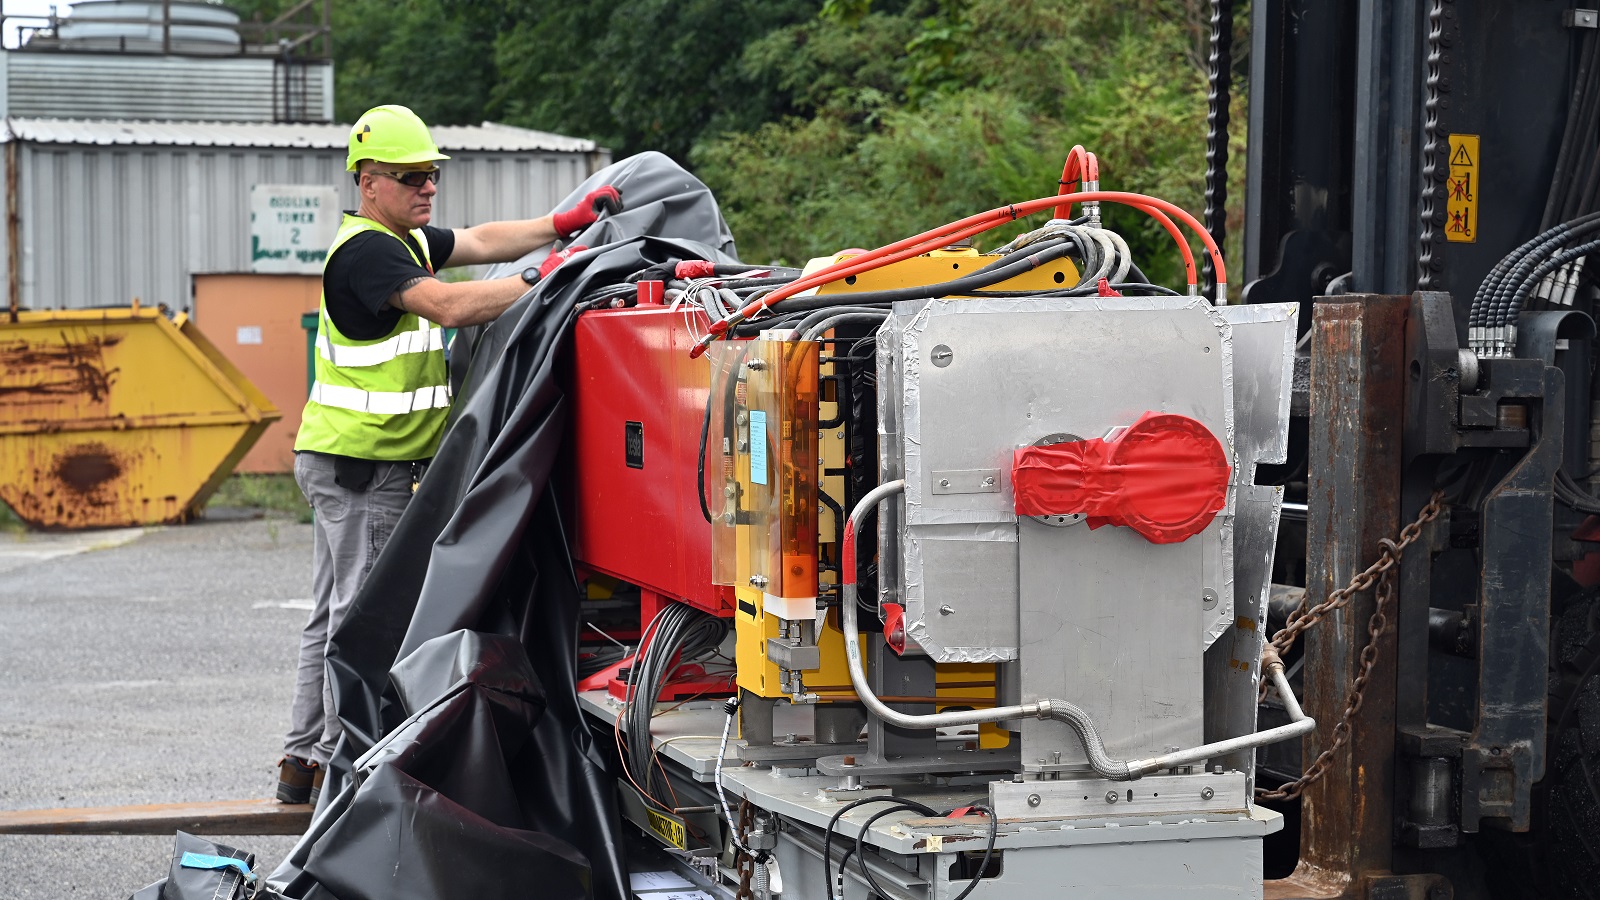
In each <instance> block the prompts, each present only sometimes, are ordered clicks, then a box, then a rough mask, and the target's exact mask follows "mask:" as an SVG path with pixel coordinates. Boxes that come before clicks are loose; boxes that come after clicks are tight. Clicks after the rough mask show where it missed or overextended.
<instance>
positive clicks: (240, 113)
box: [0, 51, 333, 122]
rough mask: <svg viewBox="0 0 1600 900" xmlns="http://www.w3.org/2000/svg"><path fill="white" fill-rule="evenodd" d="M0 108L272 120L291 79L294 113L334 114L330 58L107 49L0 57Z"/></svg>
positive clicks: (20, 112) (310, 117)
mask: <svg viewBox="0 0 1600 900" xmlns="http://www.w3.org/2000/svg"><path fill="white" fill-rule="evenodd" d="M0 60H3V62H4V65H0V109H4V110H5V112H6V114H7V115H11V116H55V117H61V118H123V119H177V120H197V119H212V120H215V119H226V120H229V121H234V122H271V121H274V120H275V119H279V118H282V115H280V113H281V111H282V110H283V108H284V106H285V104H286V103H287V102H289V101H288V100H287V99H286V98H285V97H284V96H282V94H283V92H284V91H285V90H286V89H287V84H286V82H285V79H286V78H287V77H293V78H295V79H305V83H304V85H303V86H301V85H300V84H299V82H296V97H295V98H294V108H295V110H296V113H297V115H296V116H295V118H298V119H302V120H305V121H313V122H327V121H329V120H331V119H332V118H333V63H331V62H326V61H322V62H309V63H294V64H293V65H292V66H289V67H287V68H288V69H289V70H291V71H286V67H285V66H284V64H283V63H281V62H280V61H279V60H276V59H273V58H271V57H266V58H261V57H255V58H246V57H229V58H217V59H204V58H195V57H178V56H137V55H132V54H128V55H118V54H112V53H28V52H16V51H9V52H5V53H3V54H0Z"/></svg>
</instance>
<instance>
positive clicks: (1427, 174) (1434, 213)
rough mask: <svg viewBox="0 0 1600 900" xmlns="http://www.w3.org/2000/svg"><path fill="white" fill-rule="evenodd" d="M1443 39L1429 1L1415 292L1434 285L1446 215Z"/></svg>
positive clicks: (1437, 8)
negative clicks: (1442, 191) (1441, 118)
mask: <svg viewBox="0 0 1600 900" xmlns="http://www.w3.org/2000/svg"><path fill="white" fill-rule="evenodd" d="M1443 37H1444V0H1431V2H1430V3H1429V4H1428V40H1427V47H1428V55H1427V58H1426V76H1425V78H1424V79H1423V100H1422V190H1421V192H1420V193H1419V195H1418V197H1417V217H1418V219H1419V220H1420V222H1419V229H1418V234H1417V290H1419V291H1426V290H1431V289H1432V288H1433V287H1434V286H1435V285H1437V284H1438V281H1439V277H1438V276H1439V269H1440V262H1441V260H1440V259H1439V257H1438V256H1437V253H1438V250H1439V244H1440V240H1441V238H1442V237H1443V226H1444V224H1445V214H1446V213H1447V210H1446V208H1445V206H1444V204H1441V203H1440V202H1439V200H1440V197H1439V185H1440V183H1441V182H1443V181H1444V180H1445V179H1446V178H1447V177H1448V176H1449V174H1450V167H1449V165H1448V164H1447V165H1443V166H1441V165H1439V160H1440V158H1441V157H1445V156H1447V154H1448V153H1449V150H1450V144H1449V141H1448V140H1446V141H1445V142H1444V143H1443V145H1442V146H1441V143H1440V140H1439V137H1440V128H1439V110H1440V108H1441V107H1443V106H1444V105H1446V103H1445V100H1444V98H1443V97H1441V96H1440V94H1441V93H1443V92H1444V90H1445V89H1446V88H1445V84H1446V82H1445V77H1444V66H1445V59H1446V57H1445V54H1444V41H1443ZM1446 162H1447V163H1448V159H1446Z"/></svg>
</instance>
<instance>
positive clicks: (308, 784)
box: [278, 755, 322, 803]
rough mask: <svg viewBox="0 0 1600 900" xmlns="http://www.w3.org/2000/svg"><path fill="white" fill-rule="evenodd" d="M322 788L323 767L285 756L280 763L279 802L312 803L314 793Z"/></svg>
mask: <svg viewBox="0 0 1600 900" xmlns="http://www.w3.org/2000/svg"><path fill="white" fill-rule="evenodd" d="M320 787H322V767H321V766H319V765H317V764H316V762H314V761H313V760H309V759H301V758H300V757H298V756H287V755H286V756H284V758H283V759H281V760H279V761H278V800H279V801H280V802H283V803H311V802H313V800H314V797H315V794H314V793H313V792H314V791H315V790H316V789H317V788H320Z"/></svg>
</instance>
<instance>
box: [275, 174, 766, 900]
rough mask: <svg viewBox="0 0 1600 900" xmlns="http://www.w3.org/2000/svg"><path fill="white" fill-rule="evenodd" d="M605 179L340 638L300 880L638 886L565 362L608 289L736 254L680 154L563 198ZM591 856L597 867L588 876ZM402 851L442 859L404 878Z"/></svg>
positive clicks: (484, 370) (493, 887) (533, 887)
mask: <svg viewBox="0 0 1600 900" xmlns="http://www.w3.org/2000/svg"><path fill="white" fill-rule="evenodd" d="M602 184H613V185H615V186H617V188H618V189H619V190H621V191H622V195H623V198H624V202H625V204H626V209H625V210H624V211H623V212H621V213H620V214H618V215H615V216H610V217H607V218H604V219H602V220H601V221H599V222H597V223H596V224H595V225H593V226H591V227H590V228H589V229H588V230H586V231H585V232H583V233H582V234H580V235H577V236H576V237H575V238H574V239H573V241H572V243H573V244H583V245H587V246H588V247H590V248H591V249H590V250H588V251H587V252H584V253H581V254H579V255H577V256H575V257H573V258H572V259H571V260H569V261H568V262H567V263H565V264H564V265H562V266H561V267H560V268H559V269H557V270H556V271H555V273H553V274H552V275H551V276H550V277H549V278H548V279H546V280H545V281H544V282H542V283H541V284H540V285H539V287H538V288H537V289H536V290H535V291H534V292H533V293H532V294H531V295H530V296H527V297H524V298H523V299H522V300H520V301H519V302H518V303H517V304H515V305H514V306H513V307H512V308H511V309H509V310H508V311H507V312H506V313H505V314H504V315H503V316H501V317H500V319H499V320H498V321H497V322H496V323H495V324H494V325H493V327H491V328H489V329H487V330H485V331H484V333H483V335H482V336H481V338H480V339H479V340H478V341H477V346H476V347H475V349H474V352H473V356H472V359H471V362H470V364H469V365H468V369H467V376H466V383H465V387H464V389H463V391H462V392H461V395H460V396H459V397H458V398H457V402H456V408H455V410H454V412H453V414H452V423H451V426H450V428H449V430H448V431H447V432H446V434H445V437H444V441H443V443H442V445H441V446H440V448H439V452H438V455H437V456H436V457H435V458H434V461H433V464H432V466H431V467H430V468H429V469H428V473H427V475H426V477H424V479H423V481H422V484H421V486H420V488H419V489H418V491H417V494H416V496H415V497H414V498H413V499H412V502H411V505H410V507H409V508H408V509H407V511H406V513H405V515H404V516H402V517H401V519H400V522H399V524H398V525H397V527H396V529H395V532H394V535H393V537H392V538H391V539H390V541H389V544H388V546H387V547H386V548H385V550H384V551H383V553H382V555H381V556H380V557H379V558H378V560H377V562H376V564H375V565H374V566H373V569H372V572H371V574H370V575H369V577H368V579H367V581H366V584H365V586H364V587H363V588H362V590H361V592H360V594H359V595H358V596H357V598H356V600H355V602H354V604H353V605H352V607H351V609H350V611H349V613H348V615H347V617H346V618H345V620H344V622H343V623H342V624H341V625H340V626H339V628H338V629H337V631H335V632H334V634H333V638H332V642H331V643H332V646H331V647H330V650H329V654H328V673H329V677H330V679H331V683H332V685H333V691H334V696H335V698H336V703H337V707H338V710H339V718H340V720H341V721H342V722H343V724H344V737H343V738H342V739H341V741H340V743H339V745H338V748H337V749H336V751H335V759H334V761H333V764H332V766H331V767H330V770H329V772H328V774H327V776H326V777H327V783H326V785H325V786H324V789H323V794H322V802H321V804H320V805H319V807H318V810H317V816H316V818H315V820H314V821H313V825H312V828H311V830H310V832H308V833H307V835H306V836H305V837H304V838H302V839H301V841H300V842H299V843H298V844H297V845H296V847H295V848H294V850H293V851H292V853H291V854H290V856H289V858H288V859H286V860H285V861H284V863H283V864H282V865H280V866H279V868H278V870H277V871H276V872H274V873H273V875H272V878H271V880H272V882H273V883H274V884H276V885H278V886H280V887H281V888H282V889H283V891H284V893H285V894H286V895H287V896H289V897H294V898H302V900H315V898H325V897H338V898H340V900H356V898H358V897H366V896H384V897H390V898H399V897H405V898H417V900H427V898H445V897H465V896H471V897H473V898H475V900H491V898H496V897H508V898H509V897H524V896H529V895H530V893H531V894H532V895H537V896H540V897H566V896H573V895H576V894H581V893H582V892H583V890H584V889H585V886H589V887H591V888H592V895H593V896H595V897H599V898H604V900H621V898H624V897H626V896H627V872H626V868H625V865H624V860H623V859H622V856H621V852H622V851H621V846H622V840H621V834H620V831H619V828H620V826H619V820H618V817H617V813H616V809H615V804H614V800H613V798H614V791H613V783H614V782H613V779H612V777H611V776H610V775H609V774H608V772H607V768H606V756H605V754H603V753H602V752H601V750H600V749H599V748H598V747H597V746H596V743H595V735H594V734H592V733H591V731H590V728H589V726H588V725H587V724H586V722H585V720H584V718H583V716H582V714H581V713H580V711H579V708H578V703H577V690H576V686H575V660H576V654H577V634H578V625H579V620H578V603H579V598H580V595H579V589H578V585H577V581H576V577H575V575H574V572H573V567H572V561H571V557H570V555H569V551H568V544H567V525H566V517H567V516H568V515H569V514H570V511H568V510H564V509H562V508H561V504H560V502H559V501H558V492H557V491H556V490H554V488H553V486H552V479H560V478H561V471H562V469H561V467H560V462H559V461H560V459H561V456H562V451H563V444H564V442H565V438H566V430H567V429H566V426H567V421H568V417H569V414H570V409H571V403H572V399H571V396H570V387H569V385H567V384H565V383H564V377H565V372H564V362H565V360H564V358H563V357H564V356H565V353H566V352H567V350H568V349H569V347H570V338H571V332H572V324H573V321H574V320H575V317H576V314H575V312H574V304H575V302H576V301H577V300H578V299H579V298H580V297H582V296H584V295H585V294H586V293H587V292H588V291H590V290H591V289H593V288H596V287H600V286H604V285H608V284H615V283H617V282H619V281H622V280H623V279H624V278H626V276H628V275H630V274H632V273H634V272H636V271H638V270H640V269H643V268H645V267H647V266H650V265H654V264H659V263H663V262H667V261H669V260H673V259H711V260H715V261H727V262H731V261H735V257H734V247H733V238H732V235H731V234H730V233H729V232H728V229H727V226H726V224H725V223H724V222H723V219H722V215H721V213H720V212H719V211H718V209H717V205H716V201H715V200H714V199H713V198H712V196H711V193H710V191H709V190H708V189H707V188H706V187H705V185H703V184H701V183H700V181H699V180H697V179H696V178H694V177H693V176H692V175H690V174H689V173H687V172H685V171H684V170H683V169H682V168H680V167H679V166H677V165H676V164H675V163H673V162H672V161H671V160H669V159H668V158H666V157H665V156H662V155H660V154H655V153H646V154H641V155H639V156H634V157H630V158H628V159H625V160H623V161H621V162H619V163H616V164H615V165H612V166H610V167H608V168H607V169H605V170H603V171H601V172H599V173H597V174H595V175H594V176H592V177H591V178H590V179H589V180H588V181H586V182H585V183H584V184H583V185H582V186H580V187H579V188H578V189H577V190H576V191H574V192H573V194H572V195H571V196H569V197H568V198H567V199H566V200H565V201H564V202H563V203H562V204H561V206H560V207H558V208H567V207H569V206H571V205H572V204H574V203H576V202H577V200H578V198H581V197H582V196H583V195H584V194H586V193H587V192H588V191H590V190H592V189H594V188H595V187H598V186H600V185H602ZM524 264H525V263H522V262H519V263H516V264H511V265H508V266H505V267H502V268H501V269H500V270H499V271H500V272H503V273H510V272H514V271H520V269H521V268H522V267H523V265H524ZM490 274H491V275H494V274H496V273H495V272H491V273H490ZM616 363H617V364H618V365H625V364H626V360H617V361H616ZM462 631H465V632H469V633H476V635H478V636H479V637H478V638H477V639H470V638H469V637H468V636H467V635H459V634H456V633H457V632H462ZM446 636H451V637H446ZM492 636H499V637H498V638H492ZM435 639H442V640H441V641H435ZM430 642H434V643H430ZM507 644H511V645H512V646H514V647H515V648H516V649H517V650H519V651H520V653H521V656H520V657H519V658H520V664H521V665H523V666H525V667H526V668H525V669H522V670H520V671H519V670H518V669H517V665H518V664H519V663H518V659H514V658H513V657H517V654H516V653H513V652H511V650H510V649H508V647H507ZM474 653H475V654H479V656H472V654H474ZM484 653H487V654H489V656H490V657H491V658H482V654H484ZM463 654H465V655H463ZM441 659H449V660H452V661H453V662H452V664H451V665H444V664H443V663H441ZM469 660H475V661H469ZM452 666H454V668H452ZM441 671H443V672H447V673H454V674H455V675H457V676H459V677H458V678H456V679H455V680H451V679H450V678H446V677H443V676H441V675H440V672H441ZM468 671H476V672H479V673H480V674H488V673H498V674H495V675H493V677H492V679H491V680H494V681H496V682H497V684H498V687H493V688H484V687H483V686H482V685H476V686H472V685H470V684H468V683H467V680H466V678H465V673H466V672H468ZM519 679H520V680H519ZM440 695H443V696H445V699H444V700H440ZM535 696H537V697H538V699H537V700H534V699H533V698H534V697H535ZM463 697H466V698H467V699H461V698H463ZM513 697H515V698H516V702H515V703H513V702H512V700H511V699H510V698H513ZM519 704H520V707H521V712H517V711H515V710H513V709H512V707H514V706H518V705H519ZM539 707H542V708H539ZM419 709H428V710H430V711H429V713H428V714H427V715H428V718H427V721H426V722H425V723H421V722H415V721H414V722H411V723H410V724H409V725H407V730H406V731H405V732H404V733H403V734H402V735H400V736H397V738H396V739H395V740H391V741H389V743H388V744H387V745H386V747H385V749H384V750H383V751H381V753H380V755H382V756H385V759H384V760H383V761H381V762H380V763H378V764H377V765H376V766H375V767H373V766H370V765H369V768H370V774H366V775H364V776H363V777H362V778H358V779H352V778H351V772H352V765H353V764H354V763H355V762H356V761H357V760H358V758H360V757H361V756H363V754H366V753H367V752H368V751H369V750H371V749H372V748H373V747H374V745H375V744H377V743H379V741H380V740H381V739H382V738H383V737H384V736H385V735H388V734H390V732H392V731H394V730H395V729H396V728H398V727H400V726H402V725H403V724H406V721H407V716H408V715H412V714H413V713H416V712H417V711H418V710H419ZM443 710H448V712H444V711H443ZM435 713H437V714H435ZM519 728H520V729H524V732H523V733H520V734H515V733H511V732H515V731H516V730H517V729H519ZM402 738H403V739H402ZM397 741H398V743H399V744H400V745H403V747H404V751H403V752H396V751H395V749H394V748H395V745H396V742H397ZM357 782H359V784H357ZM446 824H448V826H449V827H448V828H444V827H441V826H443V825H446ZM429 860H431V865H430V863H429V862H427V861H429ZM574 861H577V864H578V865H580V866H581V865H582V864H583V863H584V862H586V863H587V866H588V867H590V868H591V870H592V871H588V872H584V873H582V876H581V877H579V876H578V875H577V874H575V871H574V870H573V868H572V867H573V865H574V864H575V863H574ZM397 862H406V863H409V864H412V865H413V866H421V867H422V868H420V869H417V870H416V871H417V877H416V878H414V879H411V880H408V881H406V882H405V884H404V886H403V888H402V887H401V886H400V885H398V884H397V883H396V882H394V880H393V878H392V871H393V869H394V866H395V865H396V863H397ZM474 870H481V871H482V872H483V873H485V876H486V877H485V878H484V879H482V880H478V881H474V882H473V883H472V884H471V885H470V887H469V886H467V885H466V883H465V882H464V881H461V880H459V879H458V878H457V877H455V876H463V875H464V874H465V873H467V872H471V871H474ZM496 872H502V873H503V877H497V876H496V875H495V873H496ZM402 891H403V892H402Z"/></svg>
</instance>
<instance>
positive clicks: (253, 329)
mask: <svg viewBox="0 0 1600 900" xmlns="http://www.w3.org/2000/svg"><path fill="white" fill-rule="evenodd" d="M239 343H241V344H259V343H261V326H260V325H240V326H239Z"/></svg>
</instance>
